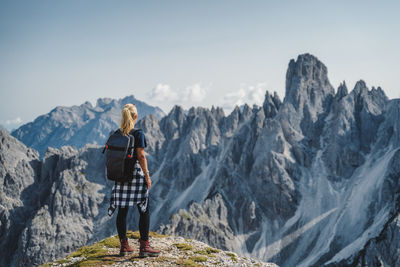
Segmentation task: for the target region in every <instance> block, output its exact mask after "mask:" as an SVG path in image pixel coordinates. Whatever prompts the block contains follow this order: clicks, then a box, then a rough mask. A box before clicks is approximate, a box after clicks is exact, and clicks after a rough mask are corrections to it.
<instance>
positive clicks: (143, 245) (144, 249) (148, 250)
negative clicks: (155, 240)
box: [139, 239, 160, 258]
mask: <svg viewBox="0 0 400 267" xmlns="http://www.w3.org/2000/svg"><path fill="white" fill-rule="evenodd" d="M139 242H140V252H139V257H140V258H144V257H149V256H150V257H157V256H158V254H160V251H159V250H155V249H153V248H152V247H150V245H149V240H146V241H144V240H140V239H139Z"/></svg>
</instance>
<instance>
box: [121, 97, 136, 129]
mask: <svg viewBox="0 0 400 267" xmlns="http://www.w3.org/2000/svg"><path fill="white" fill-rule="evenodd" d="M136 116H137V109H136V105H135V104H126V105H125V106H124V107H123V108H122V118H121V126H120V128H121V131H122V133H123V134H124V135H128V134H129V131H130V130H132V129H133V127H134V126H135V117H136Z"/></svg>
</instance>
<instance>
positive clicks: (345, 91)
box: [335, 81, 349, 100]
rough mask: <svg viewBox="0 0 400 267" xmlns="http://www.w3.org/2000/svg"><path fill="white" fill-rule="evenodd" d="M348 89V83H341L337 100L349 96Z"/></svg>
mask: <svg viewBox="0 0 400 267" xmlns="http://www.w3.org/2000/svg"><path fill="white" fill-rule="evenodd" d="M348 93H349V92H348V89H347V85H346V82H345V81H343V82H342V83H340V85H339V87H338V90H337V92H336V95H335V98H336V99H337V100H340V99H342V98H343V97H345V96H346V95H347V94H348Z"/></svg>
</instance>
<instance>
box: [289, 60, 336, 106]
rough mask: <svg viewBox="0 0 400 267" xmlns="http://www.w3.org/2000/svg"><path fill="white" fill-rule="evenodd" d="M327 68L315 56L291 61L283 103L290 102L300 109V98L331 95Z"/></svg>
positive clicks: (331, 88)
mask: <svg viewBox="0 0 400 267" xmlns="http://www.w3.org/2000/svg"><path fill="white" fill-rule="evenodd" d="M333 94H334V89H333V87H332V85H331V84H330V83H329V79H328V69H327V67H326V66H325V65H324V64H323V63H322V62H321V61H320V60H319V59H318V58H316V57H315V56H313V55H311V54H308V53H306V54H302V55H299V56H298V57H297V60H296V61H295V60H294V59H291V60H290V62H289V66H288V69H287V72H286V93H285V99H284V102H291V103H292V104H293V105H294V106H295V107H296V108H301V104H302V103H301V102H302V100H301V98H305V97H308V98H313V97H315V96H318V95H321V96H322V97H325V96H327V95H333Z"/></svg>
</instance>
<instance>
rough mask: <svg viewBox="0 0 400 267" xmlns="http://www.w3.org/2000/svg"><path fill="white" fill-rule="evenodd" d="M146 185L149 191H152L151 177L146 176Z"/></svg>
mask: <svg viewBox="0 0 400 267" xmlns="http://www.w3.org/2000/svg"><path fill="white" fill-rule="evenodd" d="M146 184H147V190H150V187H151V179H150V176H148V175H147V176H146Z"/></svg>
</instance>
